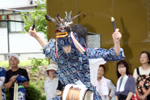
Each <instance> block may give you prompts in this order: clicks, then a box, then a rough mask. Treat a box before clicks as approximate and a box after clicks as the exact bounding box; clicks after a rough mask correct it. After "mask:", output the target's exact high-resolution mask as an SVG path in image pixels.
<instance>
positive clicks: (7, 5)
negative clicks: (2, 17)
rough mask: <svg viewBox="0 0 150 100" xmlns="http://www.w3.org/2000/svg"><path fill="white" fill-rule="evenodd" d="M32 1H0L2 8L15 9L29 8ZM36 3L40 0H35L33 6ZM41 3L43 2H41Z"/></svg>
mask: <svg viewBox="0 0 150 100" xmlns="http://www.w3.org/2000/svg"><path fill="white" fill-rule="evenodd" d="M30 1H31V0H0V8H14V7H21V6H27V5H31V4H30ZM35 1H38V0H33V4H35ZM39 1H40V2H41V0H39ZM41 3H43V2H41Z"/></svg>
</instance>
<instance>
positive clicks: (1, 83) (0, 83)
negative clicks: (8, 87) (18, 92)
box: [0, 67, 6, 100]
mask: <svg viewBox="0 0 150 100" xmlns="http://www.w3.org/2000/svg"><path fill="white" fill-rule="evenodd" d="M5 74H6V70H5V69H4V68H3V67H0V79H1V81H0V86H1V88H2V100H6V96H5V88H4V82H5Z"/></svg>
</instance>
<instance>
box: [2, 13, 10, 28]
mask: <svg viewBox="0 0 150 100" xmlns="http://www.w3.org/2000/svg"><path fill="white" fill-rule="evenodd" d="M7 17H8V15H0V20H7ZM0 27H7V22H0Z"/></svg>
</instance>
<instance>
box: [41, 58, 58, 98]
mask: <svg viewBox="0 0 150 100" xmlns="http://www.w3.org/2000/svg"><path fill="white" fill-rule="evenodd" d="M57 69H58V66H57V64H56V63H52V61H50V65H49V66H48V68H47V69H46V71H45V72H44V76H46V77H48V79H47V80H46V81H45V82H44V90H45V93H46V100H49V99H50V98H54V97H55V96H56V92H57V91H56V89H57V87H58V78H56V76H55V75H54V72H55V71H56V70H57Z"/></svg>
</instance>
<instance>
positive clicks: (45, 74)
mask: <svg viewBox="0 0 150 100" xmlns="http://www.w3.org/2000/svg"><path fill="white" fill-rule="evenodd" d="M57 69H58V65H57V63H56V62H54V61H53V60H50V64H49V65H48V68H47V69H46V70H45V72H44V76H46V77H49V75H48V72H47V71H48V70H55V71H56V70H57Z"/></svg>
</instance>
